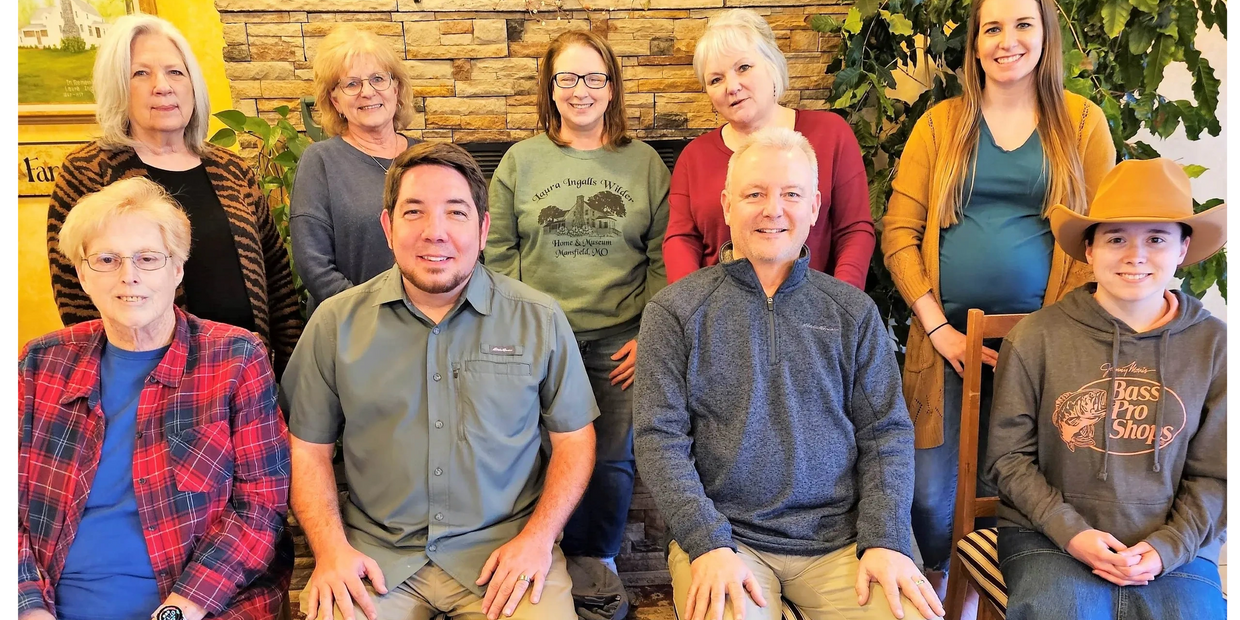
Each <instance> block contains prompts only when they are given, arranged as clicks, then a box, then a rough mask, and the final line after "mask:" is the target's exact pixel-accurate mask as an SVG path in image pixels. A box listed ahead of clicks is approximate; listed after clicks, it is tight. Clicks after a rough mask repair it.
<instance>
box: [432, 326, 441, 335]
mask: <svg viewBox="0 0 1240 620" xmlns="http://www.w3.org/2000/svg"><path fill="white" fill-rule="evenodd" d="M431 333H432V334H438V333H439V328H438V327H436V328H435V329H432V330H431Z"/></svg>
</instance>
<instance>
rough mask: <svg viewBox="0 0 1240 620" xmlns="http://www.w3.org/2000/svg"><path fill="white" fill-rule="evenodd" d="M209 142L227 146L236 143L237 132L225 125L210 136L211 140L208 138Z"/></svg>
mask: <svg viewBox="0 0 1240 620" xmlns="http://www.w3.org/2000/svg"><path fill="white" fill-rule="evenodd" d="M209 142H211V144H214V145H217V146H222V147H224V148H228V147H230V146H232V145H234V144H236V143H237V132H235V131H233V130H232V128H230V127H225V128H223V129H221V130H219V131H217V132H215V135H213V136H211V140H209Z"/></svg>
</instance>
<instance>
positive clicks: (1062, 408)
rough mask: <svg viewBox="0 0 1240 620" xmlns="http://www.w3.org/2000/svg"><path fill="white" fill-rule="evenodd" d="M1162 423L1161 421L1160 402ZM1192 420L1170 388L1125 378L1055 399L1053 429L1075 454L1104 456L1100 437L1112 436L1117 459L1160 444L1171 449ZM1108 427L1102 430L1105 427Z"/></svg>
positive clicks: (1097, 383) (1093, 384) (1102, 381)
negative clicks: (1079, 450) (1085, 450)
mask: <svg viewBox="0 0 1240 620" xmlns="http://www.w3.org/2000/svg"><path fill="white" fill-rule="evenodd" d="M1112 389H1113V390H1114V391H1113V393H1112V394H1111V410H1110V411H1109V412H1108V411H1107V392H1108V390H1112ZM1164 399H1165V400H1166V402H1163V403H1162V420H1156V419H1155V417H1156V415H1157V414H1156V412H1157V411H1158V405H1159V401H1160V400H1164ZM1187 421H1188V418H1187V416H1186V415H1185V411H1184V402H1183V401H1182V400H1180V397H1179V395H1178V394H1176V393H1175V392H1174V391H1172V390H1170V389H1168V388H1167V387H1166V386H1164V385H1162V384H1161V383H1158V382H1157V381H1151V380H1149V379H1137V378H1132V377H1125V378H1122V379H1116V380H1115V382H1114V386H1112V383H1111V380H1110V379H1099V380H1097V381H1093V382H1091V383H1088V384H1086V385H1083V386H1081V388H1080V389H1079V390H1077V391H1075V392H1067V393H1065V394H1061V395H1060V396H1059V398H1057V399H1055V411H1054V413H1053V414H1052V416H1051V423H1052V424H1054V425H1055V429H1056V430H1058V431H1059V439H1060V440H1062V441H1063V442H1064V444H1066V445H1067V446H1068V450H1070V451H1072V452H1075V451H1076V449H1077V448H1089V449H1092V450H1097V451H1099V452H1101V451H1102V447H1101V444H1102V443H1103V442H1102V441H1099V439H1100V438H1099V437H1098V436H1097V434H1098V433H1099V432H1103V433H1107V442H1106V445H1107V448H1108V451H1109V452H1110V453H1111V454H1114V455H1118V456H1130V455H1136V454H1145V453H1147V452H1153V451H1154V442H1155V441H1157V442H1158V443H1159V447H1160V448H1165V447H1167V445H1168V444H1170V443H1171V442H1172V441H1174V440H1175V438H1176V437H1178V436H1179V434H1180V432H1181V431H1183V430H1184V426H1185V424H1186V423H1187ZM1100 422H1101V423H1102V426H1101V428H1099V426H1098V425H1099V423H1100Z"/></svg>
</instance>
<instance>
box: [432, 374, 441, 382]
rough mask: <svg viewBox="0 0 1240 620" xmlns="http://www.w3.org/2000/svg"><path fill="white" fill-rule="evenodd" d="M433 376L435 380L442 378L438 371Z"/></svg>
mask: <svg viewBox="0 0 1240 620" xmlns="http://www.w3.org/2000/svg"><path fill="white" fill-rule="evenodd" d="M434 378H435V380H436V381H438V380H440V379H442V378H443V376H442V375H440V374H439V373H435V377H434Z"/></svg>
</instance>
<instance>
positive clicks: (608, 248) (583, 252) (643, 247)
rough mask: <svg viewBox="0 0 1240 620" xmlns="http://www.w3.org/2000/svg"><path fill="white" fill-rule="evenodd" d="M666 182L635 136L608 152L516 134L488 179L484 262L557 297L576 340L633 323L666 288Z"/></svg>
mask: <svg viewBox="0 0 1240 620" xmlns="http://www.w3.org/2000/svg"><path fill="white" fill-rule="evenodd" d="M670 183H671V174H670V173H669V172H668V171H667V166H665V165H663V161H662V160H661V159H659V155H658V154H657V153H655V150H654V149H653V148H651V147H650V145H648V144H646V143H644V142H640V141H638V140H634V141H632V142H630V143H629V144H628V145H626V146H624V147H621V148H619V149H617V150H614V151H611V150H607V149H601V148H600V149H595V150H593V151H579V150H577V149H574V148H569V147H560V146H556V145H555V143H553V142H552V141H551V139H550V138H548V137H547V135H546V134H539V135H537V136H534V137H533V138H529V139H526V140H522V141H521V142H518V143H517V144H515V145H513V147H512V148H511V149H508V152H507V153H506V154H505V155H504V158H503V160H501V161H500V163H499V168H498V169H496V171H495V176H494V177H493V178H492V179H491V192H490V193H491V195H490V205H491V207H490V208H491V232H490V234H489V235H487V245H486V249H485V250H484V252H483V256H484V258H485V261H486V265H487V267H489V268H491V269H492V270H494V271H496V272H498V273H502V274H504V275H506V276H510V277H512V278H516V279H518V280H521V281H522V282H525V283H526V284H529V285H530V286H532V287H534V288H536V289H538V290H540V291H543V292H544V293H547V294H549V295H551V296H552V297H554V298H555V299H556V301H558V302H559V303H560V307H561V308H563V309H564V314H566V315H567V316H568V322H569V324H570V325H572V327H573V332H574V333H575V334H576V336H577V338H578V339H579V340H594V339H598V338H603V337H606V336H609V335H611V334H612V333H616V332H619V331H622V330H624V329H626V328H628V327H630V326H632V325H636V322H637V321H638V320H639V319H640V317H641V313H642V309H643V308H645V306H646V302H647V301H648V300H649V299H650V297H651V296H653V295H654V294H655V293H657V292H658V291H659V290H660V289H662V288H663V287H664V286H666V285H667V271H666V270H665V269H664V266H663V233H664V231H665V230H666V229H667V212H668V206H667V193H668V188H669V186H670Z"/></svg>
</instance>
